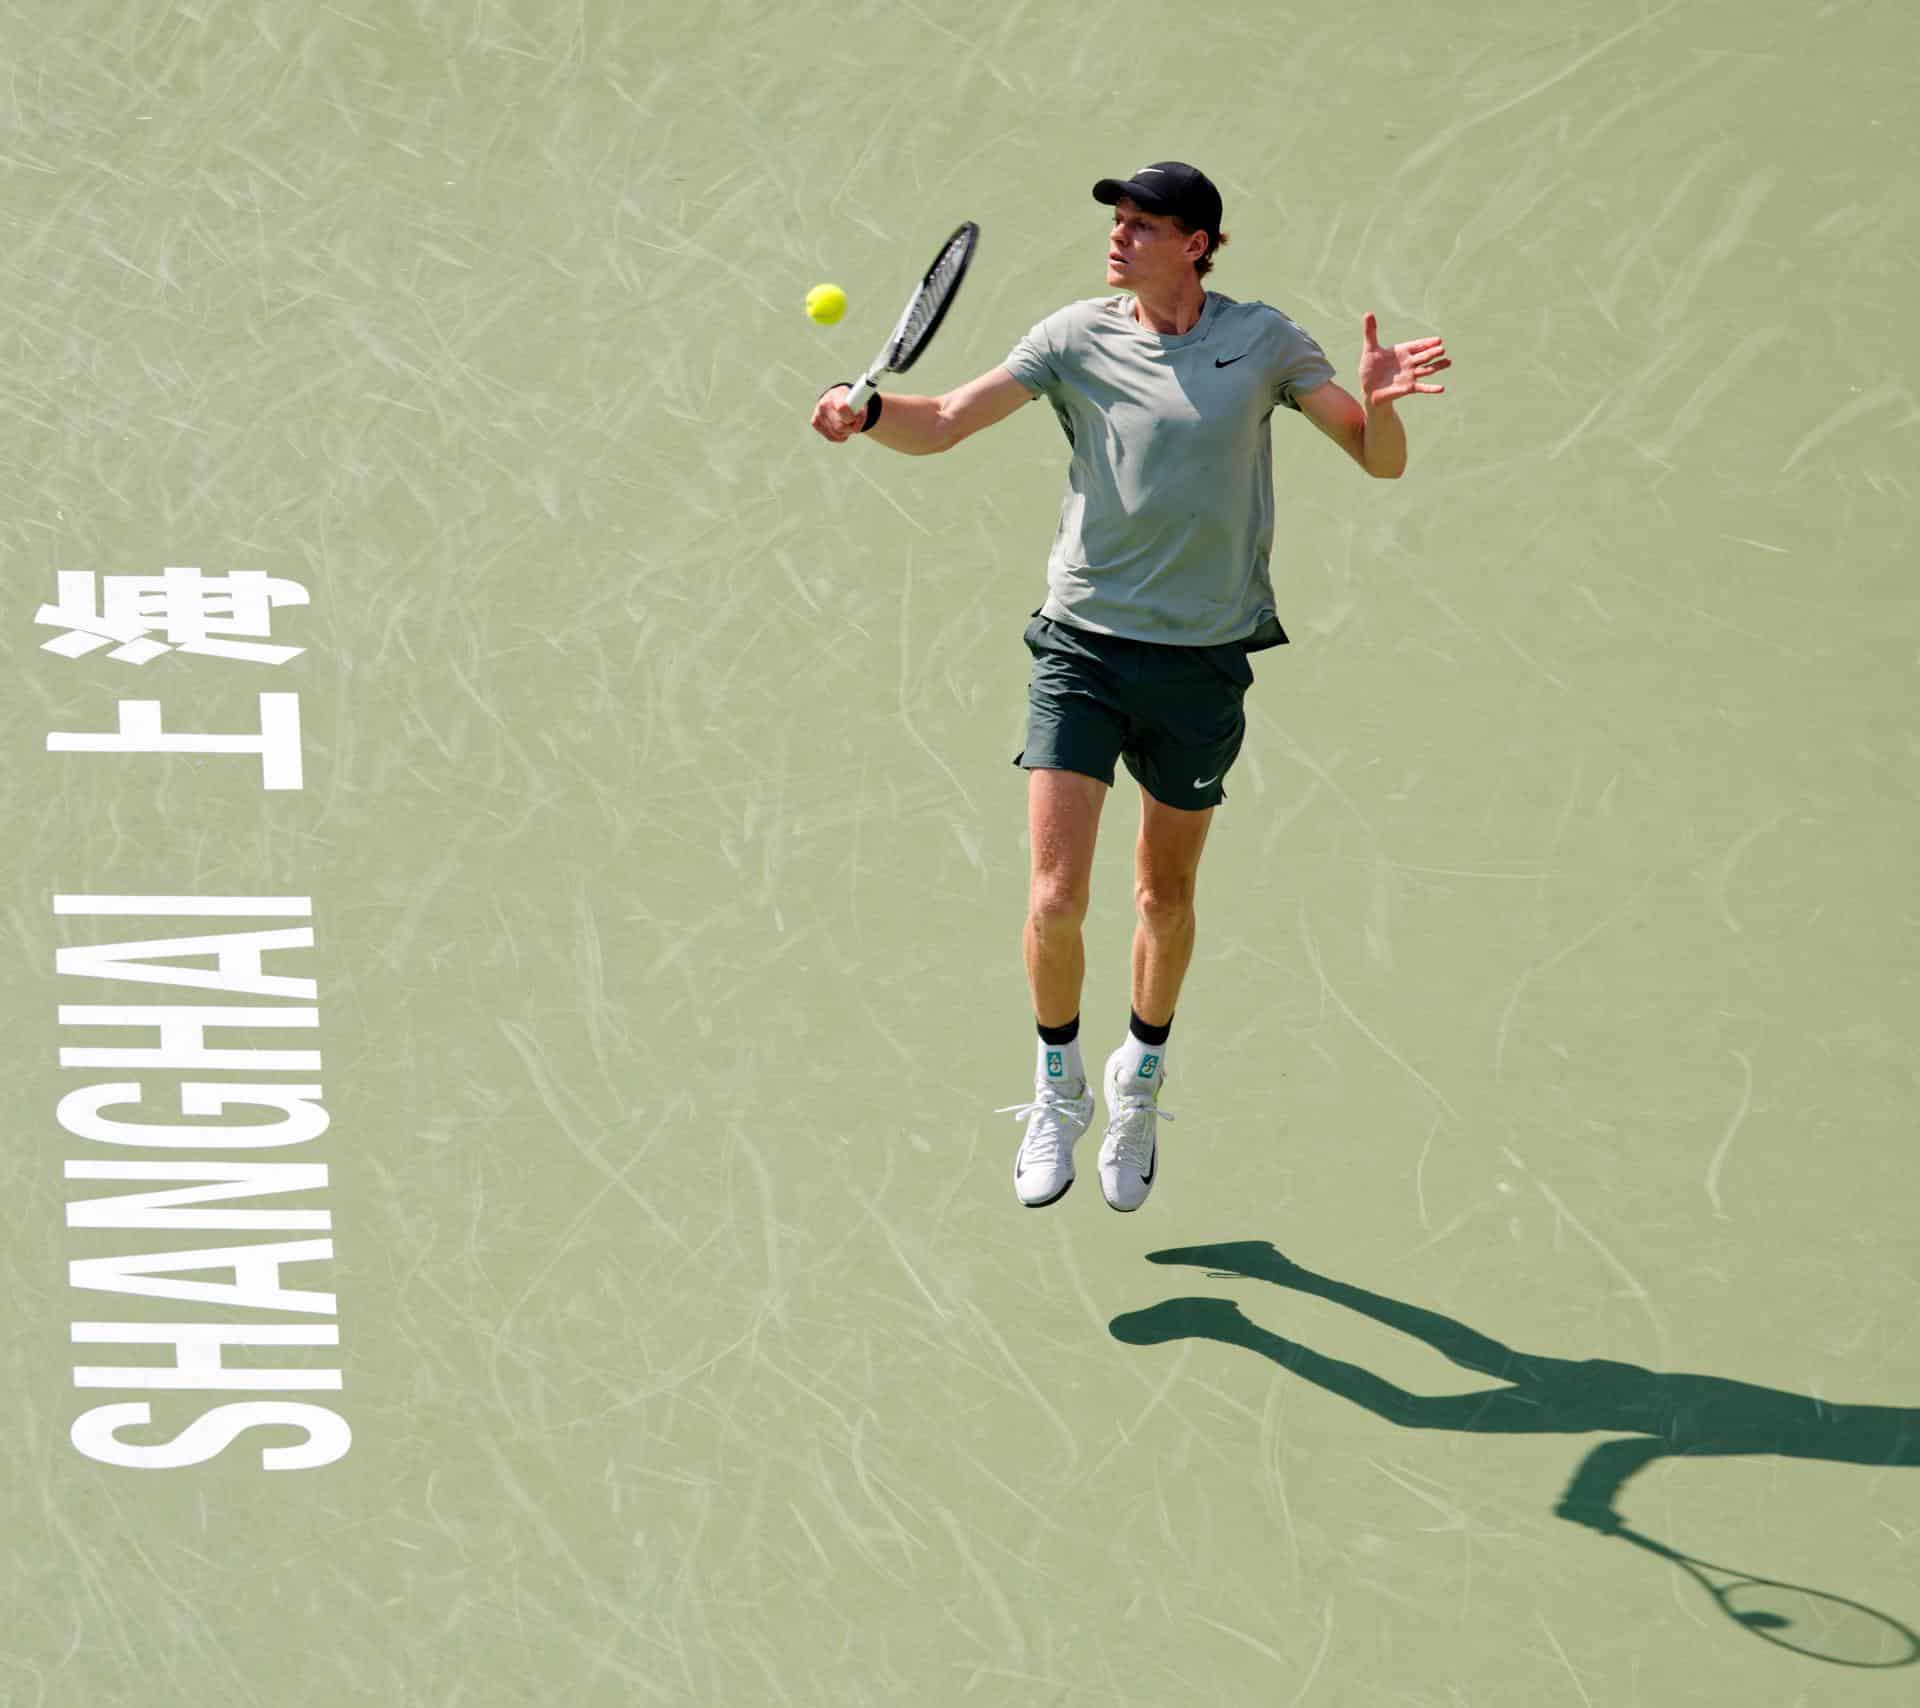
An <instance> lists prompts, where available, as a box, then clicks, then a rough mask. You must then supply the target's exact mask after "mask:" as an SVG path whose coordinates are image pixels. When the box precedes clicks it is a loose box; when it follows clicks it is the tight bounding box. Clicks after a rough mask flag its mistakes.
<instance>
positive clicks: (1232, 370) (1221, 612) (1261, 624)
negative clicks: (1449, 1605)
mask: <svg viewBox="0 0 1920 1708" xmlns="http://www.w3.org/2000/svg"><path fill="white" fill-rule="evenodd" d="M1005 366H1006V369H1007V371H1008V372H1009V373H1010V374H1012V375H1013V377H1014V378H1015V379H1016V380H1018V381H1019V382H1020V384H1021V385H1023V386H1024V387H1025V388H1026V389H1027V390H1028V391H1030V392H1033V393H1035V394H1036V395H1038V396H1040V397H1044V398H1045V399H1046V400H1047V401H1048V402H1049V403H1051V404H1052V405H1053V412H1054V414H1055V415H1056V416H1057V417H1058V418H1059V421H1060V426H1061V428H1062V430H1063V431H1064V432H1065V433H1066V435H1067V443H1068V444H1069V445H1071V446H1072V447H1073V461H1072V464H1071V466H1070V467H1069V468H1068V471H1067V495H1066V498H1065V499H1064V500H1063V501H1062V503H1061V506H1060V526H1059V530H1058V531H1057V532H1056V533H1055V535H1054V540H1053V550H1052V552H1051V554H1050V555H1049V557H1048V560H1047V602H1046V603H1045V604H1044V605H1043V606H1042V607H1041V611H1042V613H1043V614H1044V615H1046V616H1048V617H1051V618H1053V619H1054V620H1055V621H1056V622H1064V623H1072V624H1074V625H1075V626H1076V627H1079V628H1083V629H1091V630H1093V631H1094V632H1096V633H1098V634H1110V635H1120V636H1123V637H1125V638H1126V639H1128V640H1140V641H1155V642H1159V643H1162V644H1165V645H1171V646H1218V645H1221V644H1223V643H1225V642H1229V641H1241V642H1248V643H1250V644H1252V645H1254V646H1262V645H1271V644H1273V643H1274V642H1276V641H1279V640H1283V639H1284V638H1285V636H1284V635H1283V634H1282V633H1281V632H1280V629H1279V625H1278V622H1277V620H1276V618H1275V614H1274V604H1273V584H1272V581H1271V579H1270V578H1269V575H1268V569H1267V563H1268V558H1269V556H1270V554H1271V552H1272V549H1273V443H1272V436H1271V432H1270V430H1269V426H1268V423H1269V422H1270V420H1271V419H1272V416H1273V411H1274V409H1275V408H1276V407H1277V406H1281V405H1284V406H1286V407H1287V408H1290V409H1297V408H1298V407H1299V404H1298V403H1297V402H1296V401H1295V399H1296V398H1297V397H1298V396H1299V395H1300V394H1303V393H1305V392H1310V391H1312V390H1314V389H1315V388H1316V387H1317V386H1321V385H1324V384H1326V382H1327V381H1328V380H1330V379H1332V378H1333V365H1332V364H1331V363H1330V362H1329V361H1328V360H1327V358H1326V356H1325V355H1324V354H1323V353H1322V351H1321V349H1320V346H1319V345H1318V344H1316V343H1315V342H1314V341H1313V340H1312V339H1311V338H1309V337H1308V336H1307V335H1306V333H1304V332H1302V331H1301V330H1300V328H1299V327H1298V326H1296V325H1294V323H1293V322H1292V321H1291V320H1289V319H1288V318H1287V317H1286V316H1285V315H1284V314H1282V313H1281V312H1280V311H1279V310H1278V309H1277V308H1270V307H1268V306H1267V304H1265V303H1262V302H1236V301H1234V299H1233V298H1232V297H1228V296H1222V295H1220V293H1219V292H1217V291H1209V292H1208V293H1207V298H1206V302H1205V304H1204V305H1203V306H1202V308H1201V311H1200V318H1199V320H1198V321H1197V322H1196V323H1195V324H1194V327H1193V329H1192V331H1190V332H1185V333H1182V334H1180V335H1179V336H1178V337H1167V336H1162V335H1161V334H1160V333H1158V332H1154V331H1152V330H1150V329H1149V328H1147V327H1145V326H1142V325H1141V324H1140V322H1139V321H1137V320H1136V319H1135V318H1134V316H1133V298H1132V297H1131V296H1113V297H1090V298H1088V299H1087V300H1085V301H1083V302H1076V303H1069V304H1068V305H1067V306H1066V307H1065V308H1063V309H1060V310H1059V311H1058V312H1056V313H1054V314H1050V315H1048V316H1047V318H1046V319H1045V320H1043V321H1041V322H1040V323H1039V325H1037V326H1036V327H1034V329H1033V330H1032V331H1031V332H1029V333H1028V334H1027V335H1026V337H1024V338H1022V339H1021V340H1020V342H1019V343H1018V344H1016V345H1014V347H1013V353H1012V354H1011V355H1010V356H1008V358H1007V360H1006V363H1005Z"/></svg>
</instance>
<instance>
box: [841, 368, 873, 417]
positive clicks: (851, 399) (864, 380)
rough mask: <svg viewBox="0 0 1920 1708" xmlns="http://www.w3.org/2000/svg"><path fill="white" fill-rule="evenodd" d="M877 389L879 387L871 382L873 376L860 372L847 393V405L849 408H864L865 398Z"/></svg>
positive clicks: (865, 404) (865, 405)
mask: <svg viewBox="0 0 1920 1708" xmlns="http://www.w3.org/2000/svg"><path fill="white" fill-rule="evenodd" d="M879 389H880V388H879V387H878V386H877V385H875V384H874V383H873V376H872V375H871V374H862V375H861V376H860V378H859V379H857V380H856V381H855V382H854V385H853V389H852V390H851V391H850V392H848V393H847V407H848V408H849V409H865V408H866V407H867V399H868V398H870V397H872V396H873V394H874V393H875V392H876V391H878V390H879Z"/></svg>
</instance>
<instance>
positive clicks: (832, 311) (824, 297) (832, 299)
mask: <svg viewBox="0 0 1920 1708" xmlns="http://www.w3.org/2000/svg"><path fill="white" fill-rule="evenodd" d="M846 312H847V293H846V292H845V291H843V290H842V289H841V288H840V287H839V286H838V285H815V286H814V287H813V289H812V290H810V291H808V292H807V318H808V319H809V320H814V321H818V322H819V323H820V325H822V326H831V325H832V324H833V323H834V322H835V321H836V320H838V319H839V318H840V317H841V315H843V314H845V313H846Z"/></svg>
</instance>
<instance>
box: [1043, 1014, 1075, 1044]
mask: <svg viewBox="0 0 1920 1708" xmlns="http://www.w3.org/2000/svg"><path fill="white" fill-rule="evenodd" d="M1034 1024H1035V1025H1039V1022H1038V1021H1035V1022H1034ZM1079 1036H1080V1016H1079V1015H1077V1014H1076V1015H1075V1016H1074V1017H1073V1018H1072V1019H1071V1020H1069V1021H1068V1022H1067V1023H1066V1025H1064V1026H1041V1027H1040V1042H1041V1043H1043V1044H1071V1043H1072V1042H1073V1041H1074V1039H1075V1038H1077V1037H1079Z"/></svg>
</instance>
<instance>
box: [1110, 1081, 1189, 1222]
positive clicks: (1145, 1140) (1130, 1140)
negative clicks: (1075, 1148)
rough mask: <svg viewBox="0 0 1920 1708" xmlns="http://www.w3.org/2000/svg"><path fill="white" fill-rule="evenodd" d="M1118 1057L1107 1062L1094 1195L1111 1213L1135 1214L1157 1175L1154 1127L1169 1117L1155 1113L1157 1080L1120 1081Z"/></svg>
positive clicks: (1162, 1112)
mask: <svg viewBox="0 0 1920 1708" xmlns="http://www.w3.org/2000/svg"><path fill="white" fill-rule="evenodd" d="M1121 1054H1122V1052H1121V1051H1119V1050H1115V1051H1114V1052H1113V1054H1112V1055H1110V1056H1109V1057H1107V1074H1106V1080H1107V1137H1106V1142H1105V1143H1103V1144H1102V1145H1101V1147H1100V1190H1101V1192H1102V1193H1103V1194H1105V1196H1106V1200H1107V1202H1108V1203H1109V1204H1111V1205H1112V1206H1113V1207H1114V1209H1116V1210H1137V1209H1139V1208H1140V1206H1141V1205H1142V1204H1144V1203H1145V1202H1146V1201H1147V1194H1148V1193H1149V1192H1151V1191H1152V1190H1153V1180H1154V1176H1155V1175H1156V1174H1157V1173H1159V1170H1160V1140H1159V1133H1158V1123H1159V1122H1160V1121H1162V1120H1167V1121H1171V1120H1172V1119H1173V1116H1172V1114H1171V1113H1169V1112H1168V1111H1167V1110H1165V1109H1162V1108H1161V1107H1160V1086H1161V1083H1162V1081H1163V1079H1164V1077H1165V1076H1164V1075H1162V1076H1161V1078H1159V1079H1153V1080H1148V1081H1141V1080H1138V1079H1134V1078H1132V1077H1131V1076H1129V1077H1128V1078H1127V1079H1126V1080H1124V1081H1123V1080H1122V1079H1121V1078H1120V1058H1121Z"/></svg>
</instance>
